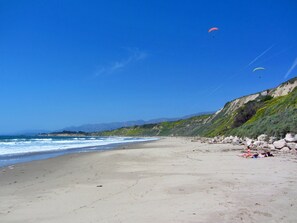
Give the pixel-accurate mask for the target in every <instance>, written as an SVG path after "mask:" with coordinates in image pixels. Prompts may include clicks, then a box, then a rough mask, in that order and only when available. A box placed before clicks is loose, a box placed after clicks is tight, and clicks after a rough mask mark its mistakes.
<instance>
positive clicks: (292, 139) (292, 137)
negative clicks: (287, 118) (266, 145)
mask: <svg viewBox="0 0 297 223" xmlns="http://www.w3.org/2000/svg"><path fill="white" fill-rule="evenodd" d="M285 140H286V142H297V135H294V134H292V133H287V134H286V137H285Z"/></svg>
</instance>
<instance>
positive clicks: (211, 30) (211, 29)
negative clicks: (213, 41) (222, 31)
mask: <svg viewBox="0 0 297 223" xmlns="http://www.w3.org/2000/svg"><path fill="white" fill-rule="evenodd" d="M217 30H219V28H218V27H212V28H210V29H209V30H208V32H209V33H211V32H213V31H217Z"/></svg>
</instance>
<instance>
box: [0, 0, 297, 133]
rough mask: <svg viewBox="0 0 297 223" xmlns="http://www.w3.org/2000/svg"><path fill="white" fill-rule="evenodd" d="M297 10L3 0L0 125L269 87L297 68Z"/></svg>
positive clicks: (154, 0) (102, 116) (189, 107)
mask: <svg viewBox="0 0 297 223" xmlns="http://www.w3.org/2000/svg"><path fill="white" fill-rule="evenodd" d="M296 12H297V2H296V1H295V0H290V1H289V0H279V1H274V0H267V1H265V0H257V1H244V0H241V1H235V0H234V1H226V0H224V1H223V0H222V1H206V0H205V1H198V0H197V1H196V0H192V1H188V0H183V1H174V0H170V1H169V0H166V1H165V0H163V1H162V0H147V1H146V0H145V1H144V0H143V1H142V0H134V1H129V0H127V1H122V0H118V1H112V0H108V1H87V0H84V1H75V0H71V1H70V0H69V1H67V0H64V1H60V0H48V1H44V0H36V1H31V0H18V1H14V0H0V95H1V107H0V134H4V133H10V132H14V131H21V130H27V129H48V130H55V129H59V128H63V127H66V126H71V125H80V124H86V123H101V122H114V121H128V120H137V119H144V120H148V119H153V118H160V117H179V116H183V115H187V114H193V113H197V112H203V111H215V110H217V109H219V108H221V107H222V106H223V105H224V104H225V103H226V102H227V101H230V100H232V99H234V98H236V97H239V96H243V95H246V94H250V93H254V92H257V91H260V90H263V89H266V88H271V87H275V86H276V85H278V84H279V83H281V82H283V81H285V80H287V79H289V78H292V77H294V76H296V75H297V68H295V66H294V65H296V61H295V60H296V58H297V28H296V27H297V13H296ZM214 26H215V27H218V28H219V30H218V31H214V32H212V33H208V29H209V28H211V27H214ZM294 61H295V64H294ZM250 63H252V64H251V65H250V66H248V65H249V64H250ZM257 66H262V67H265V68H266V70H264V71H258V72H254V73H253V72H252V70H253V68H255V67H257ZM260 76H261V78H259V77H260Z"/></svg>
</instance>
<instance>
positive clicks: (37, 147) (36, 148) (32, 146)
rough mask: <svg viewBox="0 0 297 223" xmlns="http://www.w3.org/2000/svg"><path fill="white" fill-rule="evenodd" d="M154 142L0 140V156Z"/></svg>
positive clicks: (42, 139)
mask: <svg viewBox="0 0 297 223" xmlns="http://www.w3.org/2000/svg"><path fill="white" fill-rule="evenodd" d="M150 140H154V139H153V138H132V137H109V138H103V137H102V138H95V137H92V138H19V139H2V140H0V156H7V155H21V154H30V153H40V152H51V151H53V152H54V151H59V150H61V151H62V150H69V149H76V148H77V149H79V148H85V147H86V148H87V147H94V148H96V147H98V146H105V145H112V144H118V143H132V142H143V141H150Z"/></svg>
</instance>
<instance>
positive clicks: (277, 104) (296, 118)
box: [99, 78, 297, 138]
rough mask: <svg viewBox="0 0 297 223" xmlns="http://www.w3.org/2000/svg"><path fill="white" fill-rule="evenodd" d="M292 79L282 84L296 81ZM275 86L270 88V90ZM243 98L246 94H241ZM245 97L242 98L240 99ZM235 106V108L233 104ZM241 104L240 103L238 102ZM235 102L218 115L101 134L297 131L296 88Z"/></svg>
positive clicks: (278, 133)
mask: <svg viewBox="0 0 297 223" xmlns="http://www.w3.org/2000/svg"><path fill="white" fill-rule="evenodd" d="M294 81H297V78H293V79H291V80H289V81H287V82H285V83H283V84H281V85H280V86H285V85H286V84H288V83H291V84H292V83H294ZM274 90H275V89H271V90H268V91H270V92H272V91H274ZM242 98H244V97H242ZM242 98H239V100H241V99H242ZM232 106H233V107H232ZM238 106H239V105H238ZM234 108H237V107H234V101H232V102H228V103H226V105H225V106H224V108H223V109H222V110H221V111H220V112H218V113H217V114H212V115H201V116H195V117H192V118H189V119H184V120H179V121H173V122H162V123H158V124H149V125H141V126H134V127H128V128H120V129H116V130H113V131H106V132H101V133H99V134H100V135H104V136H110V135H123V136H171V135H173V136H197V135H199V136H208V137H213V136H217V135H225V136H227V135H237V136H241V137H243V136H248V137H253V138H255V137H257V136H258V135H260V134H263V133H265V134H267V135H271V136H277V137H283V136H284V135H285V134H286V133H288V132H295V133H297V88H295V89H294V90H293V91H292V92H291V93H289V94H287V95H285V96H280V97H275V98H273V97H272V96H270V95H265V96H261V95H260V94H259V96H258V97H256V99H254V100H252V101H249V102H247V103H244V104H243V105H242V106H240V107H239V108H237V109H234Z"/></svg>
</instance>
